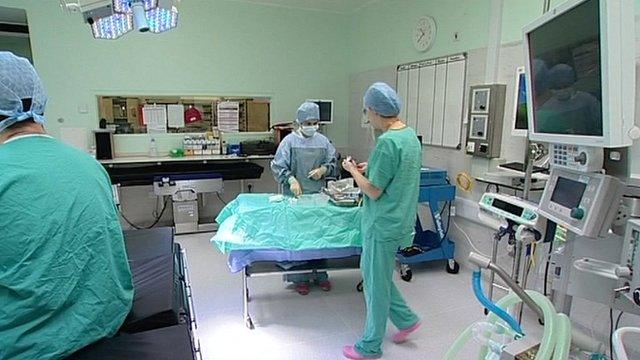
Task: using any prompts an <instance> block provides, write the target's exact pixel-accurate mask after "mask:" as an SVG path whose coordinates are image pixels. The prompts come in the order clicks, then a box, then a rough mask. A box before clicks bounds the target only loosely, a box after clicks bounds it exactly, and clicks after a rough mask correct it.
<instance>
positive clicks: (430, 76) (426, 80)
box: [417, 64, 436, 145]
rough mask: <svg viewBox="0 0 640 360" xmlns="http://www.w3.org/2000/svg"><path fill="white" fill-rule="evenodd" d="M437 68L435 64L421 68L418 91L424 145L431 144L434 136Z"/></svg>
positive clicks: (420, 126) (419, 115)
mask: <svg viewBox="0 0 640 360" xmlns="http://www.w3.org/2000/svg"><path fill="white" fill-rule="evenodd" d="M435 80H436V67H435V65H434V64H431V65H429V66H425V67H422V68H420V86H419V89H418V93H419V95H418V127H417V131H418V135H420V136H422V143H423V144H425V145H430V144H431V139H432V134H433V101H434V96H435V90H436V89H435V87H436V83H435Z"/></svg>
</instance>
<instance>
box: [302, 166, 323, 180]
mask: <svg viewBox="0 0 640 360" xmlns="http://www.w3.org/2000/svg"><path fill="white" fill-rule="evenodd" d="M326 174H327V167H326V166H324V165H321V166H320V167H318V168H315V169H313V170H311V171H309V175H307V177H309V178H311V179H313V180H320V179H322V178H323V177H324V176H325V175H326Z"/></svg>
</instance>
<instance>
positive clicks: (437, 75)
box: [396, 54, 467, 148]
mask: <svg viewBox="0 0 640 360" xmlns="http://www.w3.org/2000/svg"><path fill="white" fill-rule="evenodd" d="M466 71H467V56H466V54H457V55H452V56H447V57H441V58H437V59H431V60H423V61H420V62H415V63H411V64H403V65H398V66H397V67H396V79H397V91H398V95H399V96H400V99H401V100H402V101H404V106H403V107H402V111H401V113H400V118H401V119H403V120H405V121H406V123H407V125H408V126H410V127H412V128H414V129H415V130H416V133H417V134H418V135H420V136H422V143H423V144H424V145H432V146H441V147H448V148H457V147H458V146H459V145H460V141H461V140H460V139H461V132H462V121H463V116H464V108H465V107H464V95H465V86H466Z"/></svg>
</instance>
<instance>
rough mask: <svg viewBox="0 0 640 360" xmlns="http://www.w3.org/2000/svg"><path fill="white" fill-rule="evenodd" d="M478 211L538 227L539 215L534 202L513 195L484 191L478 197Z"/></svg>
mask: <svg viewBox="0 0 640 360" xmlns="http://www.w3.org/2000/svg"><path fill="white" fill-rule="evenodd" d="M479 206H480V211H481V212H487V213H489V214H491V215H493V216H494V217H498V218H500V219H509V220H511V221H513V222H515V223H517V224H520V225H525V226H528V227H531V228H534V229H535V228H538V226H539V224H540V216H538V207H537V206H536V204H533V203H530V202H528V201H525V200H522V199H520V198H518V197H515V196H510V195H504V194H497V193H485V194H484V195H482V198H481V199H480V203H479Z"/></svg>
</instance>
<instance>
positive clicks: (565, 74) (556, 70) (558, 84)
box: [549, 64, 576, 89]
mask: <svg viewBox="0 0 640 360" xmlns="http://www.w3.org/2000/svg"><path fill="white" fill-rule="evenodd" d="M549 81H550V84H549V87H550V88H551V89H564V88H568V87H569V86H571V85H573V84H574V83H575V82H576V72H575V71H574V70H573V68H572V67H571V66H569V65H567V64H558V65H556V66H554V67H552V68H551V70H549Z"/></svg>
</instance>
